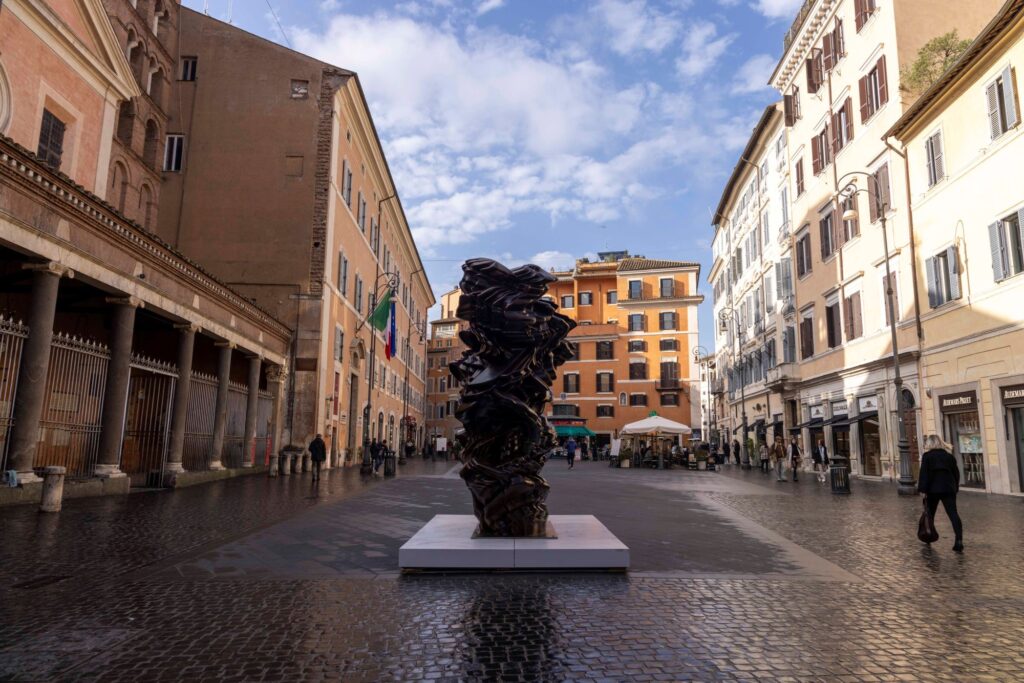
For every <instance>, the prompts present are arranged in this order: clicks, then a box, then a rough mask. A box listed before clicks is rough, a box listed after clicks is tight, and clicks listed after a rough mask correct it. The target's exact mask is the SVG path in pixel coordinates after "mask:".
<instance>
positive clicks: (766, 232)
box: [761, 211, 772, 246]
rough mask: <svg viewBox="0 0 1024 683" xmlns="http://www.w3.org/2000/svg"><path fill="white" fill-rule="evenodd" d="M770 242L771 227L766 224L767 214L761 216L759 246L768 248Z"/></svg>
mask: <svg viewBox="0 0 1024 683" xmlns="http://www.w3.org/2000/svg"><path fill="white" fill-rule="evenodd" d="M771 241H772V234H771V226H770V224H769V223H768V212H767V211H765V212H764V213H763V214H761V244H763V245H765V246H768V244H769V243H770V242H771Z"/></svg>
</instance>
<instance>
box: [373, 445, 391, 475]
mask: <svg viewBox="0 0 1024 683" xmlns="http://www.w3.org/2000/svg"><path fill="white" fill-rule="evenodd" d="M386 457H388V441H387V439H384V440H383V441H381V442H380V446H378V447H377V457H376V458H374V460H373V473H374V474H377V470H379V469H380V466H381V465H383V464H384V458H386Z"/></svg>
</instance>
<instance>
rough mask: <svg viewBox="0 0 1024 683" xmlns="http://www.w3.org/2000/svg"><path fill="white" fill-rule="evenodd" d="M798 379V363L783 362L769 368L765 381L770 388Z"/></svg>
mask: <svg viewBox="0 0 1024 683" xmlns="http://www.w3.org/2000/svg"><path fill="white" fill-rule="evenodd" d="M798 379H799V374H798V373H797V367H796V363H782V364H781V365H776V366H775V367H774V368H770V369H769V370H768V373H767V377H766V378H765V381H764V383H765V385H767V386H768V387H770V388H779V387H782V386H784V385H786V384H789V383H790V382H795V381H797V380H798Z"/></svg>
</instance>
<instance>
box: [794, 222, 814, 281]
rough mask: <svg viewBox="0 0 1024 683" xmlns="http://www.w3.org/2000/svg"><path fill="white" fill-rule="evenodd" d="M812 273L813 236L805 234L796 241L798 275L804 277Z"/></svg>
mask: <svg viewBox="0 0 1024 683" xmlns="http://www.w3.org/2000/svg"><path fill="white" fill-rule="evenodd" d="M809 272H811V235H810V234H809V233H805V234H804V235H803V236H802V237H801V238H800V239H798V240H797V241H796V275H797V277H803V276H804V275H807V274H808V273H809Z"/></svg>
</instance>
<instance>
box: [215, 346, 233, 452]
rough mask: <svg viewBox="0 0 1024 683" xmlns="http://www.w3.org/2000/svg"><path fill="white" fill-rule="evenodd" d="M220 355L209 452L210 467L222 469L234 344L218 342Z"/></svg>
mask: <svg viewBox="0 0 1024 683" xmlns="http://www.w3.org/2000/svg"><path fill="white" fill-rule="evenodd" d="M217 346H219V347H220V357H219V358H218V359H217V407H216V408H215V411H216V412H215V413H214V417H213V445H212V446H211V453H210V469H211V470H222V469H224V465H223V464H221V458H222V457H223V456H224V436H225V435H226V434H227V431H228V384H229V382H230V381H231V349H233V348H235V345H234V344H232V343H230V342H223V343H221V344H218V345H217Z"/></svg>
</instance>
